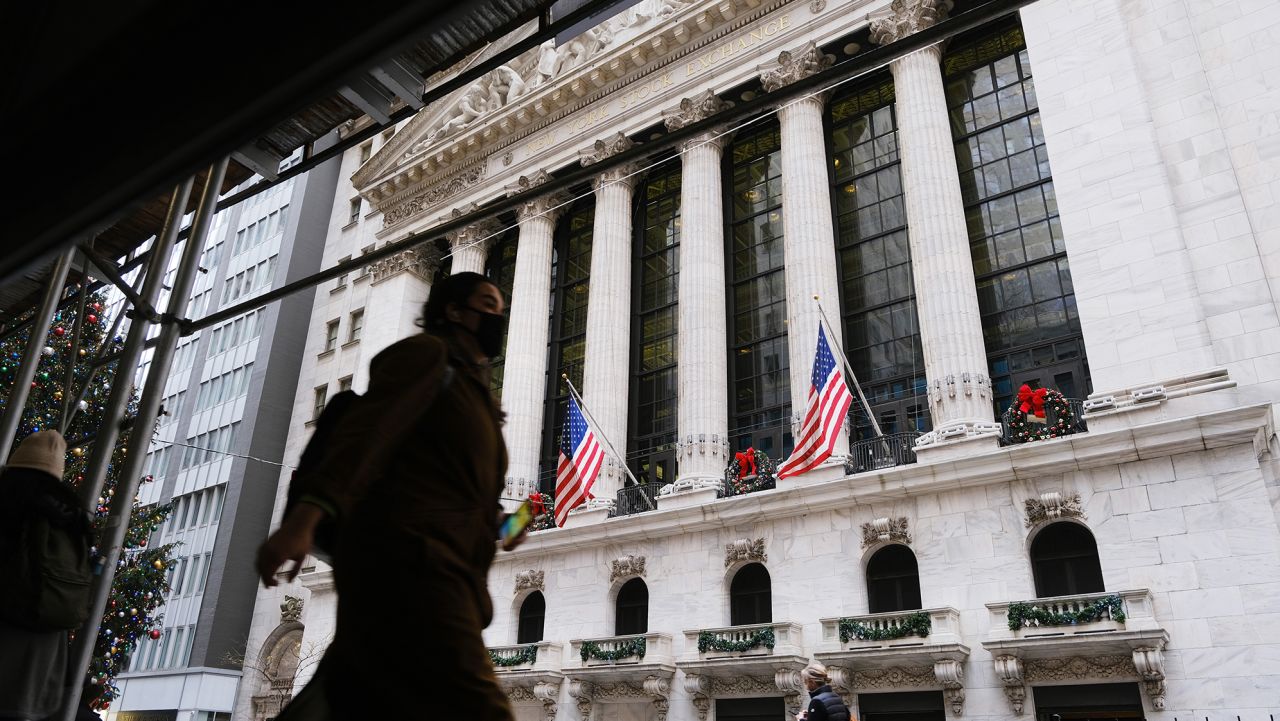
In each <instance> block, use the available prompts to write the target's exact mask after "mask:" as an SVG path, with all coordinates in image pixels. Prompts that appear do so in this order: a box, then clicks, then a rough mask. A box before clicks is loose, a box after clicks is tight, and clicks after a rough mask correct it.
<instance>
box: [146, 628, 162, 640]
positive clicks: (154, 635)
mask: <svg viewBox="0 0 1280 721" xmlns="http://www.w3.org/2000/svg"><path fill="white" fill-rule="evenodd" d="M147 635H148V636H150V637H151V640H152V641H157V640H159V639H160V629H158V628H153V629H151V632H150V633H148V634H147Z"/></svg>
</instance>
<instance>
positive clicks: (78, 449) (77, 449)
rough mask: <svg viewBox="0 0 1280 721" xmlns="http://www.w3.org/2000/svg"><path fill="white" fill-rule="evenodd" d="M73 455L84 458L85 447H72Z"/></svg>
mask: <svg viewBox="0 0 1280 721" xmlns="http://www.w3.org/2000/svg"><path fill="white" fill-rule="evenodd" d="M71 455H73V456H75V457H76V458H82V457H84V449H83V448H81V447H79V446H76V447H75V448H72V449H71Z"/></svg>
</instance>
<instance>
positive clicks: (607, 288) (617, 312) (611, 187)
mask: <svg viewBox="0 0 1280 721" xmlns="http://www.w3.org/2000/svg"><path fill="white" fill-rule="evenodd" d="M631 145H632V143H631V141H630V140H628V139H627V137H626V136H625V135H623V134H622V133H618V134H616V135H614V136H613V137H611V138H609V139H608V140H607V141H606V140H597V141H596V142H595V144H594V145H593V146H591V147H590V148H587V149H585V150H582V151H579V156H580V159H581V162H582V164H583V165H584V166H590V165H593V164H595V163H598V162H600V161H602V160H604V159H606V158H609V157H611V156H613V155H615V154H617V153H620V152H622V151H624V150H627V149H628V148H630V147H631ZM636 170H637V167H636V166H635V165H633V164H627V165H623V166H620V167H614V168H611V169H609V170H606V171H604V172H603V173H601V174H600V175H598V176H596V179H595V181H594V188H595V193H596V212H595V225H594V227H593V230H592V236H591V292H590V295H589V296H588V298H587V342H586V357H585V359H584V367H583V372H582V399H583V400H584V401H586V404H587V408H588V410H589V411H590V413H591V415H592V416H593V417H594V418H595V420H596V424H597V426H598V430H599V431H600V432H601V433H603V434H604V435H605V436H606V437H607V438H608V439H609V442H610V443H612V444H613V447H614V448H615V449H617V451H618V452H619V453H626V447H627V399H628V396H629V391H630V388H631V384H630V377H629V376H630V368H631V193H632V190H633V188H634V176H633V175H632V174H633V173H635V172H636ZM602 445H603V444H602ZM625 477H626V473H625V471H624V470H623V467H622V465H621V463H620V460H619V459H617V458H614V457H613V455H612V454H609V457H608V458H607V459H606V461H605V463H604V466H603V467H602V468H601V469H600V476H599V477H598V478H597V479H596V484H595V488H594V489H593V491H592V493H593V495H594V496H595V497H596V498H597V499H599V500H600V501H601V502H612V501H613V499H614V498H615V497H616V495H617V491H618V489H619V488H621V487H622V485H623V478H625Z"/></svg>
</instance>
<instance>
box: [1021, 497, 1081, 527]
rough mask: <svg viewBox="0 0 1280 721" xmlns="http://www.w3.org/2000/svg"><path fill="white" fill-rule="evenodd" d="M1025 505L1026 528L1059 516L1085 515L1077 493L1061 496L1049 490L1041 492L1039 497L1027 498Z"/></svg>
mask: <svg viewBox="0 0 1280 721" xmlns="http://www.w3.org/2000/svg"><path fill="white" fill-rule="evenodd" d="M1025 505H1026V511H1027V520H1026V526H1027V528H1031V527H1032V526H1035V525H1037V524H1040V523H1044V522H1045V521H1056V520H1058V519H1059V518H1084V517H1085V515H1084V507H1083V506H1082V505H1081V503H1080V494H1079V493H1072V494H1071V495H1069V496H1063V495H1062V494H1061V493H1059V492H1058V491H1049V492H1048V493H1041V494H1040V497H1039V498H1028V499H1027V500H1026V503H1025Z"/></svg>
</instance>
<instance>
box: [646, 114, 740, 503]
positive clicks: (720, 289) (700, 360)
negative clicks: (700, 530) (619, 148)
mask: <svg viewBox="0 0 1280 721" xmlns="http://www.w3.org/2000/svg"><path fill="white" fill-rule="evenodd" d="M728 105H729V104H728V103H726V102H725V101H723V100H721V99H720V98H718V97H716V95H715V94H714V93H712V92H711V91H710V90H708V91H705V92H704V93H702V94H701V95H699V96H697V97H696V98H692V99H691V98H684V99H683V100H681V101H680V107H678V108H676V109H674V110H669V111H666V112H664V113H663V114H662V115H663V118H664V120H665V122H666V124H667V128H668V129H669V130H677V129H679V128H683V127H684V126H686V125H690V124H692V123H696V122H699V121H702V120H705V119H707V118H708V117H710V116H711V115H714V114H715V113H717V112H719V111H720V110H722V109H724V108H725V107H727V106H728ZM725 142H726V139H725V138H724V137H723V136H721V137H717V133H716V132H707V133H704V134H702V135H698V136H696V137H694V138H693V139H691V140H688V141H686V142H685V143H684V145H682V146H681V155H680V162H681V163H682V165H681V178H680V252H679V257H680V276H679V296H678V298H679V305H678V311H679V315H678V318H679V326H678V329H679V332H678V334H677V336H676V339H677V353H676V377H677V382H678V383H679V395H678V398H679V407H678V409H677V416H676V433H677V439H678V444H677V445H678V448H679V456H678V458H679V465H678V471H679V472H678V474H677V478H678V479H679V480H682V481H684V480H706V481H709V482H712V483H719V482H720V478H721V477H722V475H723V473H724V468H725V466H726V465H728V462H729V461H728V453H729V443H728V435H729V369H728V361H727V359H726V358H725V353H724V344H725V343H726V342H727V337H728V330H727V327H726V320H725V308H726V306H725V302H724V301H725V296H724V294H725V272H724V215H723V211H722V209H721V204H722V203H723V199H722V197H721V190H720V154H721V152H722V151H723V150H724V143H725Z"/></svg>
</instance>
